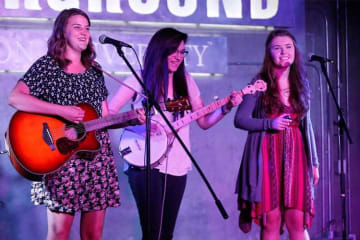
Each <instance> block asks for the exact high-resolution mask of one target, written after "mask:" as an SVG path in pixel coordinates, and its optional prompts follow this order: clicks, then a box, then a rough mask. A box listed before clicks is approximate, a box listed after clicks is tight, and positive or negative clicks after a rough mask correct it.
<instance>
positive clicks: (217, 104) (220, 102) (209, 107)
mask: <svg viewBox="0 0 360 240" xmlns="http://www.w3.org/2000/svg"><path fill="white" fill-rule="evenodd" d="M229 101H230V97H225V98H223V99H220V100H217V101H215V102H213V103H211V104H209V105H206V106H204V107H202V108H200V109H198V110H196V111H195V112H193V113H190V114H187V115H185V117H183V118H181V119H179V120H176V121H175V122H173V123H172V124H171V125H172V126H173V127H174V129H175V130H176V131H177V130H179V129H180V128H182V127H183V126H185V125H187V124H189V123H191V122H192V121H195V120H197V119H199V118H201V117H202V116H205V115H206V114H208V113H210V112H213V111H215V110H216V109H218V108H220V107H222V106H224V105H225V104H227V103H228V102H229ZM167 132H168V133H170V132H171V130H170V129H168V128H167Z"/></svg>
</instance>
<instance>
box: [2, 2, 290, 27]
mask: <svg viewBox="0 0 360 240" xmlns="http://www.w3.org/2000/svg"><path fill="white" fill-rule="evenodd" d="M296 1H297V0H291V1H289V0H176V1H175V0H81V1H80V0H0V3H1V4H0V16H4V17H6V16H7V17H45V18H49V17H50V18H54V17H56V15H57V14H58V12H59V11H61V10H63V9H65V8H81V9H83V10H84V11H86V12H87V13H88V14H89V16H90V17H91V18H92V19H106V20H124V21H153V22H159V21H163V22H186V23H213V24H238V25H262V26H269V25H270V26H288V27H289V26H293V25H294V22H295V20H294V2H296Z"/></svg>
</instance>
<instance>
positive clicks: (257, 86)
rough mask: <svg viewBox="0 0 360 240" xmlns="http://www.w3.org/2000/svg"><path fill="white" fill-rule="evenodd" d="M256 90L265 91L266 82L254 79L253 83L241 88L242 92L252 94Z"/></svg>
mask: <svg viewBox="0 0 360 240" xmlns="http://www.w3.org/2000/svg"><path fill="white" fill-rule="evenodd" d="M256 91H259V92H265V91H266V82H264V81H263V80H261V79H259V80H256V81H255V83H254V84H249V85H247V86H246V87H245V88H244V89H242V92H243V93H244V94H254V93H256Z"/></svg>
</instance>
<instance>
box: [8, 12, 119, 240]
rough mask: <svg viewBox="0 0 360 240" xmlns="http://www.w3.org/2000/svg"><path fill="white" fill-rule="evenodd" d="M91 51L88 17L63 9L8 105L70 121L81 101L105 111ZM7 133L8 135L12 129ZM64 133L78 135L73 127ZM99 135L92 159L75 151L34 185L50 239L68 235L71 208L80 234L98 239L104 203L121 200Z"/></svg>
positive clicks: (76, 118) (80, 115)
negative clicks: (78, 215) (45, 47)
mask: <svg viewBox="0 0 360 240" xmlns="http://www.w3.org/2000/svg"><path fill="white" fill-rule="evenodd" d="M95 56H96V54H95V51H94V48H93V43H92V40H91V37H90V19H89V17H88V16H87V15H86V13H84V12H83V11H81V10H79V9H67V10H63V11H62V12H60V14H59V15H58V17H57V18H56V20H55V23H54V27H53V32H52V35H51V36H50V38H49V40H48V52H47V54H46V55H45V56H43V57H41V58H39V59H38V60H37V61H36V62H35V63H34V64H33V65H32V66H31V67H30V69H29V70H28V71H27V72H26V74H25V75H24V76H23V77H22V78H21V79H20V80H19V81H18V83H17V85H16V86H15V88H14V89H13V90H12V92H11V94H10V96H9V104H10V105H11V106H13V107H15V108H16V109H18V110H21V111H24V112H31V113H38V114H44V115H50V116H55V117H61V118H62V119H65V120H67V121H69V122H73V123H79V122H81V121H83V120H84V119H85V118H86V114H87V113H86V111H85V110H84V109H83V108H81V107H79V106H75V105H77V104H80V103H87V104H89V105H91V106H92V107H93V108H94V109H95V110H96V112H97V114H98V115H99V116H105V115H107V114H108V107H107V101H106V97H107V95H108V91H107V89H106V87H105V83H104V77H103V74H102V72H101V71H99V70H98V68H99V67H100V66H98V65H97V63H95V62H94V59H95ZM94 64H96V65H97V66H96V68H95V67H93V65H94ZM30 127H31V126H30ZM44 128H45V129H46V126H44ZM45 132H46V131H45ZM9 135H10V136H9V137H10V138H11V137H12V136H11V132H10V134H9ZM50 135H51V134H48V137H47V139H48V140H49V139H51V136H50ZM67 136H68V137H70V138H76V137H77V136H75V135H74V132H72V131H71V130H69V131H68V133H67ZM24 137H27V138H31V137H32V136H24ZM97 138H98V140H99V141H100V143H101V149H100V151H99V152H98V153H97V154H93V155H92V156H90V159H89V156H87V157H86V159H84V157H83V155H82V156H81V157H80V156H78V155H76V154H75V155H74V156H73V157H71V158H70V159H69V160H68V161H67V162H66V163H65V164H64V165H63V167H62V168H60V169H59V170H58V171H55V172H53V173H51V174H48V175H46V176H45V177H44V178H43V179H42V181H41V182H34V183H33V184H32V189H31V199H32V201H33V202H34V204H36V205H38V204H46V206H47V208H48V211H47V213H48V214H47V215H48V235H47V239H48V240H51V239H68V236H69V233H70V229H71V226H72V222H73V219H74V214H75V212H81V223H80V235H81V239H101V235H102V229H103V224H104V217H105V210H106V208H108V207H118V206H119V205H120V199H119V185H118V175H117V171H116V167H115V162H114V157H113V153H112V151H111V148H110V139H109V135H108V133H107V132H106V131H104V130H103V131H100V132H99V134H98V135H97ZM49 142H50V143H51V140H49ZM49 145H50V146H51V148H53V149H54V151H55V149H56V148H55V147H54V146H52V145H51V144H49ZM56 150H57V149H56ZM89 160H91V161H89Z"/></svg>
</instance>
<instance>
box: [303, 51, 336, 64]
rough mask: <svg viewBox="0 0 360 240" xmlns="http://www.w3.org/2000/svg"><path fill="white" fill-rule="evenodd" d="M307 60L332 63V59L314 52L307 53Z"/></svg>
mask: <svg viewBox="0 0 360 240" xmlns="http://www.w3.org/2000/svg"><path fill="white" fill-rule="evenodd" d="M308 61H309V62H312V61H317V62H321V63H326V62H329V63H334V60H332V59H329V58H324V57H320V56H317V55H315V54H314V53H309V54H308Z"/></svg>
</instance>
